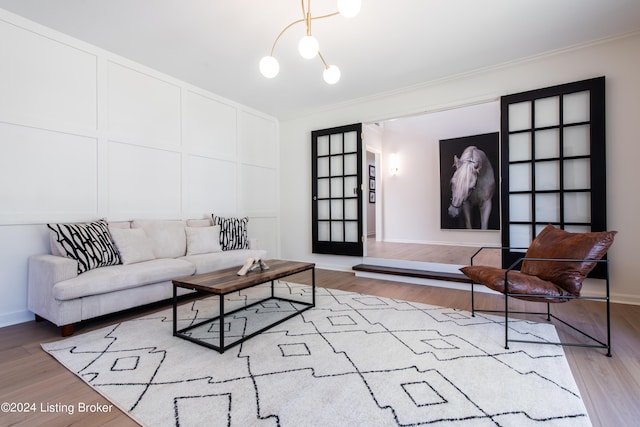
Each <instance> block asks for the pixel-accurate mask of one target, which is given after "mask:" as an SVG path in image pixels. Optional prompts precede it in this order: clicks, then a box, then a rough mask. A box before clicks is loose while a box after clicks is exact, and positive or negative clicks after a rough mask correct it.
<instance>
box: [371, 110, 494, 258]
mask: <svg viewBox="0 0 640 427" xmlns="http://www.w3.org/2000/svg"><path fill="white" fill-rule="evenodd" d="M499 127H500V108H499V100H491V101H487V102H485V103H481V104H474V105H467V106H462V107H459V108H453V109H448V110H443V111H437V112H429V113H425V114H420V115H415V116H410V117H401V118H395V119H389V120H384V121H380V122H377V123H370V124H366V125H364V126H363V131H364V138H363V140H364V144H365V151H366V152H368V153H370V154H371V155H374V154H375V156H376V157H377V160H376V162H375V170H376V176H375V183H368V182H367V180H366V179H365V180H364V182H363V189H364V190H365V191H364V193H365V194H367V193H369V197H371V198H372V199H371V200H373V198H374V197H375V203H369V197H366V196H365V197H363V199H364V200H363V202H364V205H365V206H363V210H364V211H365V212H369V211H371V212H375V215H373V214H372V215H369V214H367V215H365V217H366V223H365V230H367V233H366V235H367V239H366V243H365V248H364V255H365V257H369V258H385V259H393V260H400V261H416V260H418V261H423V262H437V263H447V264H467V263H468V261H469V257H470V255H472V254H473V253H474V252H475V250H477V248H479V247H481V246H500V232H499V230H493V231H478V230H473V231H471V230H442V229H441V228H440V212H441V209H440V189H441V183H440V180H441V176H440V165H439V162H440V159H439V156H440V153H439V141H440V140H446V139H450V138H457V137H463V136H469V135H476V134H483V133H489V132H497V131H499ZM367 157H368V158H369V160H366V161H365V162H366V164H365V170H364V175H365V178H366V177H367V174H368V170H367V168H368V164H369V162H371V161H372V160H371V159H372V157H369V155H367ZM451 163H453V159H452V162H451ZM372 184H373V185H375V194H373V193H370V187H371V185H372ZM370 204H374V205H375V210H372V209H371V206H369V205H370ZM373 221H375V231H374V227H373V225H372V224H370V222H373Z"/></svg>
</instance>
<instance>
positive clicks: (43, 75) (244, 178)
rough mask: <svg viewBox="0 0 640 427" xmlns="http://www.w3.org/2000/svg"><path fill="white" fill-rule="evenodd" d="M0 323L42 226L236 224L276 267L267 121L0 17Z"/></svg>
mask: <svg viewBox="0 0 640 427" xmlns="http://www.w3.org/2000/svg"><path fill="white" fill-rule="evenodd" d="M0 58H2V65H1V68H0V69H1V70H2V77H1V78H0V201H1V202H0V292H1V294H2V298H0V326H3V325H7V324H12V323H17V322H20V321H25V320H29V319H31V318H32V315H31V313H29V312H28V311H27V309H26V297H27V258H28V256H29V255H31V254H36V253H43V252H48V251H49V248H48V244H47V231H46V230H47V229H46V226H45V225H44V224H46V223H48V222H62V221H64V222H71V221H85V220H92V219H96V218H102V217H106V218H107V219H108V220H129V219H134V218H165V219H186V218H203V217H205V216H208V215H210V214H211V213H216V214H219V215H223V216H224V215H248V216H249V218H250V220H249V234H250V237H255V238H258V239H259V245H260V246H261V247H262V248H264V249H266V250H267V251H268V253H269V256H278V253H279V252H278V227H279V217H278V210H279V208H280V204H279V183H278V167H279V164H278V163H279V155H278V131H279V130H278V122H277V120H276V119H275V118H273V117H270V116H267V115H265V114H262V113H261V112H259V111H255V110H252V109H249V108H247V107H245V106H242V105H239V104H237V103H235V102H233V101H230V100H228V99H224V98H221V97H219V96H216V95H215V94H212V93H209V92H206V91H204V90H202V89H199V88H197V87H194V86H191V85H189V84H187V83H185V82H182V81H180V80H177V79H174V78H172V77H170V76H167V75H164V74H161V73H159V72H157V71H155V70H152V69H149V68H146V67H144V66H141V65H140V64H137V63H134V62H132V61H129V60H127V59H125V58H121V57H118V56H116V55H113V54H111V53H109V52H106V51H103V50H101V49H99V48H97V47H95V46H91V45H88V44H86V43H84V42H81V41H78V40H75V39H73V38H70V37H68V36H65V35H63V34H60V33H58V32H55V31H53V30H50V29H47V28H44V27H42V26H39V25H36V24H34V23H32V22H29V21H27V20H24V19H22V18H21V17H19V16H16V15H13V14H10V13H8V12H6V11H4V10H1V9H0Z"/></svg>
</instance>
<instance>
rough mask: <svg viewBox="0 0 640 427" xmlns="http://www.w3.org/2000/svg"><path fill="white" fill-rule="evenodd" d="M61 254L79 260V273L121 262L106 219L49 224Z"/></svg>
mask: <svg viewBox="0 0 640 427" xmlns="http://www.w3.org/2000/svg"><path fill="white" fill-rule="evenodd" d="M47 227H49V228H50V229H51V231H52V232H53V237H54V240H55V243H56V246H57V248H58V250H59V251H60V253H61V254H63V255H64V256H66V257H67V258H72V259H75V260H77V261H78V274H80V273H84V272H85V271H88V270H91V269H94V268H98V267H105V266H107V265H116V264H120V255H119V254H118V250H117V249H116V246H115V244H114V243H113V239H112V238H111V233H110V232H109V226H108V224H107V221H105V220H104V219H101V220H98V221H93V222H88V223H78V224H47Z"/></svg>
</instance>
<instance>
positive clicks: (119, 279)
mask: <svg viewBox="0 0 640 427" xmlns="http://www.w3.org/2000/svg"><path fill="white" fill-rule="evenodd" d="M194 272H195V266H194V265H193V264H191V263H189V262H187V261H184V260H178V259H170V258H165V259H154V260H151V261H145V262H139V263H136V264H128V265H114V266H109V267H102V268H98V269H95V270H91V271H87V272H86V273H84V274H81V275H79V276H78V277H75V278H73V279H68V280H63V281H61V282H58V283H56V284H55V285H54V286H53V297H54V298H55V299H57V300H72V299H75V298H81V297H85V296H89V295H98V294H104V293H107V292H113V291H118V290H121V289H129V288H134V287H136V286H143V285H148V284H150V283H157V282H162V281H167V280H172V279H176V278H179V277H185V276H190V275H192V274H193V273H194Z"/></svg>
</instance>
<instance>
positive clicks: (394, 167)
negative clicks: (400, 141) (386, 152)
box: [389, 153, 400, 176]
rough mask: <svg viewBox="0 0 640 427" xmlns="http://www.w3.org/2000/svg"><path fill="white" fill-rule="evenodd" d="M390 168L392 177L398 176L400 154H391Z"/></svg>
mask: <svg viewBox="0 0 640 427" xmlns="http://www.w3.org/2000/svg"><path fill="white" fill-rule="evenodd" d="M389 167H390V168H389V172H391V176H395V175H398V172H399V171H400V168H399V161H398V154H396V153H393V154H391V156H390V157H389Z"/></svg>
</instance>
